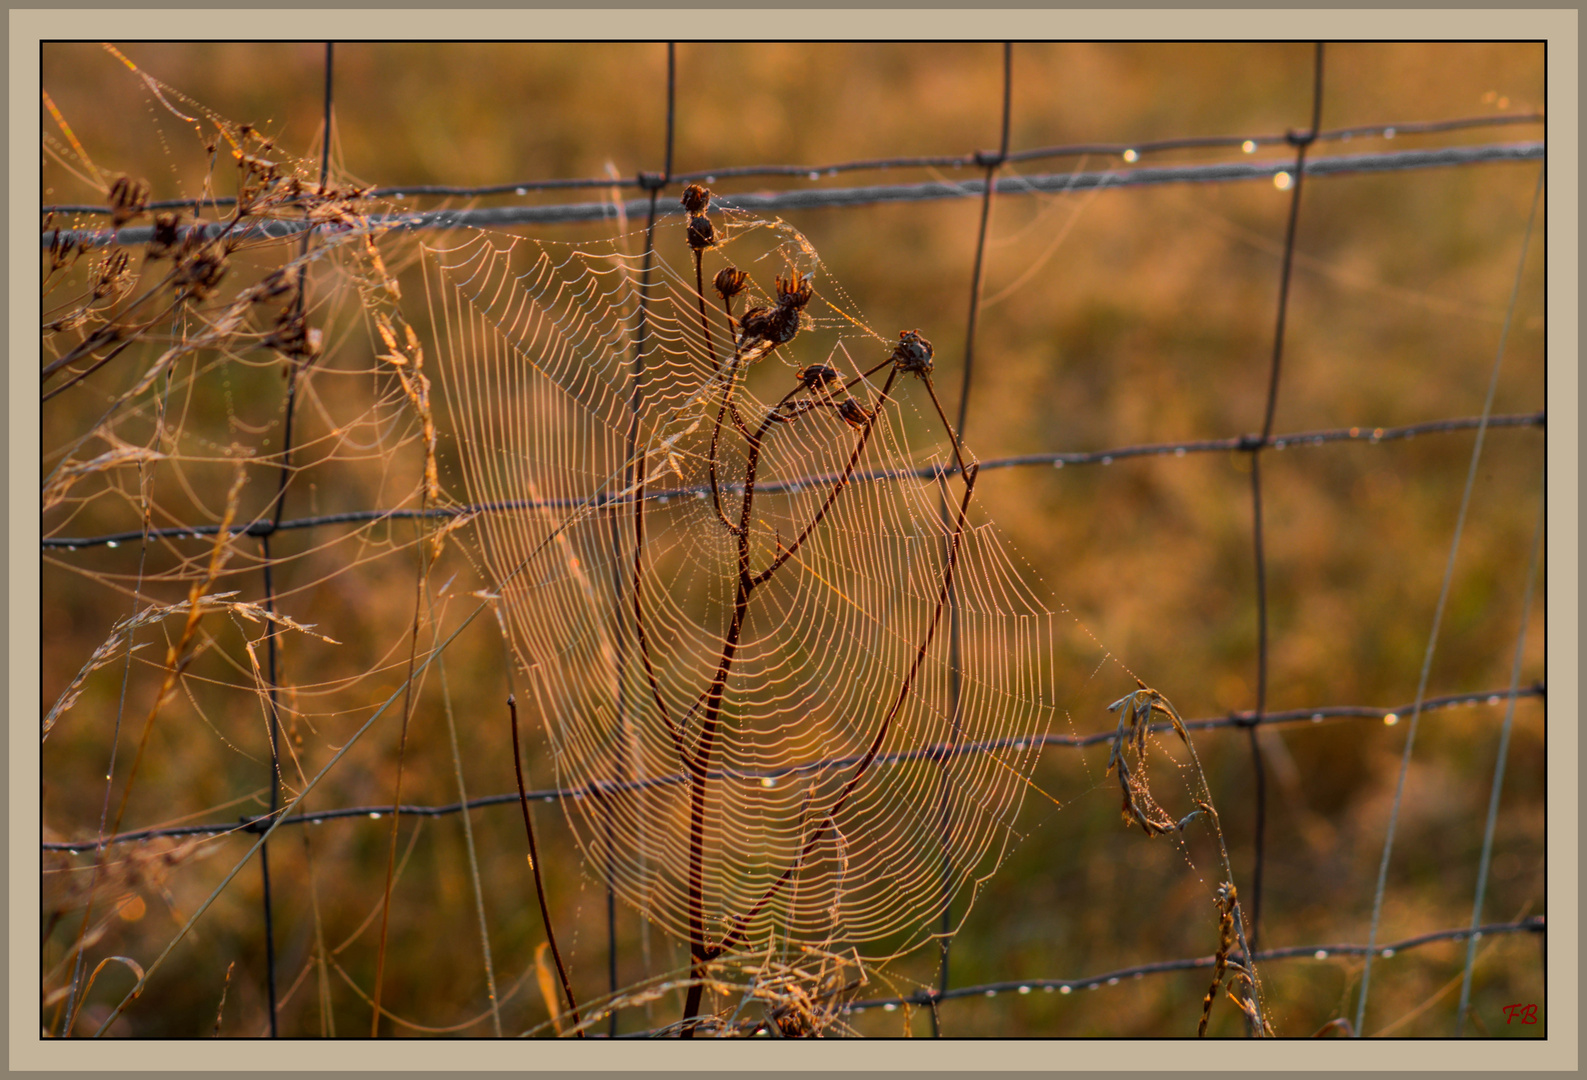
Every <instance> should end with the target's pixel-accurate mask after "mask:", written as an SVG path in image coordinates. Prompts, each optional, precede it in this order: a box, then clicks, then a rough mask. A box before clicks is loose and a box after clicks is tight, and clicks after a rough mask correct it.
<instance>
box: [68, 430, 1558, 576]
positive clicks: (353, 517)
mask: <svg viewBox="0 0 1587 1080" xmlns="http://www.w3.org/2000/svg"><path fill="white" fill-rule="evenodd" d="M1481 423H1482V418H1481V417H1476V416H1466V417H1453V418H1450V419H1446V420H1426V421H1423V422H1421V423H1418V424H1406V425H1403V426H1400V427H1361V426H1356V427H1348V428H1327V429H1323V430H1317V431H1301V432H1294V433H1291V434H1287V435H1274V436H1271V437H1270V438H1269V439H1267V440H1266V441H1265V442H1264V441H1263V439H1262V437H1261V436H1260V435H1235V436H1228V437H1226V438H1221V439H1190V440H1184V441H1179V442H1166V443H1142V444H1138V445H1135V446H1120V447H1115V448H1113V449H1110V450H1084V451H1059V452H1054V453H1045V454H1020V455H1017V456H1014V457H1006V458H992V459H990V460H987V461H983V462H981V465H980V468H981V471H983V472H985V471H987V470H991V469H1012V468H1021V467H1029V466H1037V465H1049V466H1056V467H1058V468H1063V467H1065V466H1069V465H1111V464H1112V463H1113V462H1115V461H1124V460H1127V459H1129V458H1139V457H1163V456H1167V455H1172V456H1174V457H1184V456H1186V455H1188V454H1204V453H1212V452H1221V451H1246V452H1249V451H1253V450H1256V449H1259V448H1261V447H1263V446H1271V447H1272V448H1273V449H1275V450H1283V449H1285V448H1287V447H1305V446H1322V445H1324V444H1327V443H1337V442H1356V443H1366V444H1368V445H1378V444H1382V443H1388V442H1396V441H1403V440H1406V439H1414V438H1416V437H1417V436H1418V435H1438V434H1448V433H1450V432H1456V431H1472V430H1475V429H1476V428H1477V427H1478V426H1480V425H1481ZM1547 423H1548V414H1547V412H1546V410H1539V411H1538V412H1532V413H1508V414H1503V415H1500V416H1490V417H1489V418H1488V427H1489V428H1545V427H1546V426H1547ZM956 472H958V467H957V466H956V465H952V464H948V465H930V466H924V467H922V468H919V469H911V470H903V471H900V470H896V469H891V470H889V469H876V470H870V471H864V472H862V471H858V470H856V471H855V472H854V473H853V474H852V475H851V476H850V478H849V479H850V482H851V483H878V482H882V481H888V480H909V479H915V480H934V479H936V478H938V477H939V476H951V475H953V474H954V473H956ZM834 479H836V477H834V476H824V475H823V476H802V477H796V478H794V479H791V480H783V481H780V482H778V483H775V484H763V485H760V486H759V487H757V488H756V490H757V491H758V492H760V493H762V494H779V493H785V492H788V491H796V490H798V489H799V488H800V487H801V486H811V485H817V484H823V483H830V482H832V481H833V480H834ZM724 488H725V489H726V490H729V491H732V490H735V489H734V488H733V487H732V486H731V485H724ZM705 490H706V489H704V488H667V489H662V490H658V491H653V492H647V493H646V495H645V498H646V500H647V501H665V500H667V499H676V498H684V497H688V496H695V495H698V494H700V493H701V492H703V491H705ZM587 501H588V500H584V499H541V500H534V499H515V500H512V501H510V502H493V503H476V504H470V505H467V506H438V507H430V508H427V509H423V510H399V509H390V510H348V511H344V512H342V513H336V514H318V515H315V516H313V517H306V518H293V519H287V520H282V521H274V520H269V519H266V518H260V519H258V520H256V521H253V522H250V523H249V524H247V525H243V526H239V527H237V528H234V529H233V530H232V532H231V535H232V536H234V537H235V536H268V535H270V534H271V533H274V532H277V531H282V530H291V529H315V528H322V527H325V526H329V525H357V524H367V523H370V522H376V521H404V520H410V519H414V518H419V519H430V518H457V517H467V516H470V515H474V514H487V513H509V512H515V511H521V510H557V509H570V508H573V507H578V506H583V505H584V504H585V503H586V502H587ZM624 504H625V503H624V500H622V499H612V500H610V501H608V502H604V503H600V504H599V505H602V506H621V505H624ZM219 531H220V526H218V525H181V526H173V527H167V528H159V529H150V530H148V531H147V532H144V531H143V530H141V529H138V530H132V531H126V532H115V533H104V534H101V535H98V536H49V537H44V538H43V539H42V540H41V541H40V543H41V544H42V546H43V547H45V548H51V549H56V550H65V551H75V550H77V549H79V548H90V547H105V546H119V545H121V544H127V543H136V542H138V541H140V540H143V539H144V538H145V537H147V538H148V539H151V540H198V539H202V538H204V537H212V536H214V535H215V534H216V533H217V532H219Z"/></svg>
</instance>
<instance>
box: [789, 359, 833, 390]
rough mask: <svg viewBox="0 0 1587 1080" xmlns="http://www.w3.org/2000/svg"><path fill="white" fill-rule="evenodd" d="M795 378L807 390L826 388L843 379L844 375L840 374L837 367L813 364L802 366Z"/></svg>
mask: <svg viewBox="0 0 1587 1080" xmlns="http://www.w3.org/2000/svg"><path fill="white" fill-rule="evenodd" d="M795 378H797V379H798V380H799V382H800V385H802V386H804V387H805V388H806V389H807V390H825V389H827V388H828V387H830V386H835V385H836V384H838V383H841V382H842V381H843V376H841V375H839V374H838V372H837V369H836V368H831V367H828V366H827V365H825V364H811V365H810V366H809V367H807V368H801V369H800V371H799V373H798V375H796V376H795Z"/></svg>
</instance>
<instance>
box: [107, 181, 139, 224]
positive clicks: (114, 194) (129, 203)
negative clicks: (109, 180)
mask: <svg viewBox="0 0 1587 1080" xmlns="http://www.w3.org/2000/svg"><path fill="white" fill-rule="evenodd" d="M148 206H149V182H148V181H147V180H133V179H132V178H131V177H128V176H125V175H122V176H118V177H116V180H115V183H113V184H111V185H110V223H111V225H113V226H114V227H116V228H118V229H119V228H121V227H122V226H123V225H125V224H126V223H127V222H129V221H131V220H132V219H133V218H135V217H137V216H138V215H139V214H141V213H143V211H144V210H145V209H147V208H148Z"/></svg>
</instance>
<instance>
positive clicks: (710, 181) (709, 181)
mask: <svg viewBox="0 0 1587 1080" xmlns="http://www.w3.org/2000/svg"><path fill="white" fill-rule="evenodd" d="M705 182H706V183H707V184H714V183H716V177H714V176H707V177H706V178H705Z"/></svg>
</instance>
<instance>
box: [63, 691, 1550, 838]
mask: <svg viewBox="0 0 1587 1080" xmlns="http://www.w3.org/2000/svg"><path fill="white" fill-rule="evenodd" d="M1547 696H1548V687H1547V685H1546V684H1545V683H1543V682H1537V683H1534V684H1533V685H1531V686H1528V687H1522V688H1520V689H1517V690H1516V691H1515V692H1514V693H1512V692H1511V691H1510V690H1509V689H1508V688H1506V689H1504V690H1480V691H1473V692H1469V693H1464V694H1447V695H1445V696H1443V697H1435V698H1428V699H1427V700H1426V701H1424V702H1422V712H1423V713H1427V712H1436V711H1438V710H1440V709H1449V708H1454V707H1457V706H1461V705H1479V704H1483V705H1498V704H1500V703H1502V702H1504V701H1508V700H1515V699H1520V698H1545V699H1546V698H1547ZM1411 708H1412V706H1411V705H1410V704H1406V705H1398V706H1395V707H1393V708H1388V709H1384V708H1377V707H1374V706H1371V705H1320V706H1315V707H1312V708H1306V709H1288V710H1285V711H1282V712H1264V713H1262V714H1261V715H1260V716H1258V715H1257V714H1256V713H1254V712H1249V711H1247V712H1231V713H1229V714H1228V715H1227V716H1215V717H1204V718H1202V719H1197V720H1187V721H1185V728H1186V729H1187V730H1190V731H1213V730H1217V729H1219V728H1250V727H1277V726H1279V725H1287V724H1301V723H1311V724H1320V723H1322V722H1324V721H1326V720H1345V719H1357V720H1376V721H1379V722H1381V723H1386V724H1394V723H1397V722H1398V720H1399V717H1400V716H1401V715H1404V714H1408V713H1409V712H1410V710H1411ZM1172 727H1173V726H1172V725H1171V724H1168V723H1160V724H1153V725H1151V731H1152V732H1153V733H1155V734H1162V733H1163V732H1166V731H1170V730H1172ZM1117 739H1118V733H1117V732H1116V731H1105V732H1097V733H1095V734H1092V735H1053V734H1044V733H1033V734H1030V735H1025V736H1011V737H1006V738H1002V739H993V740H987V741H984V742H971V743H957V744H953V745H948V744H938V745H934V746H927V747H922V748H920V749H918V750H907V751H901V752H898V753H893V754H880V755H878V756H877V758H876V761H877V763H878V764H884V765H896V764H900V763H904V762H912V761H926V760H945V759H947V758H950V757H961V756H964V755H967V754H986V753H996V752H998V751H1001V750H1014V751H1023V750H1025V749H1027V748H1029V747H1036V746H1041V747H1047V746H1062V747H1070V748H1072V749H1082V748H1085V747H1088V746H1097V745H1100V744H1103V743H1111V742H1114V741H1116V740H1117ZM857 760H858V759H857V758H852V757H845V758H823V759H821V760H818V761H811V762H806V763H804V764H801V765H785V766H782V767H780V768H774V769H757V770H753V771H746V770H735V771H734V772H732V774H731V778H732V779H749V780H755V779H759V780H762V781H765V780H773V781H775V780H779V779H783V778H786V777H789V776H798V775H802V774H804V773H810V772H820V771H822V770H826V769H831V768H841V767H843V766H845V765H851V764H853V763H854V762H855V761H857ZM710 775H711V777H712V779H722V778H724V777H727V776H728V775H729V774H728V773H725V772H722V771H713V772H712V773H711V774H710ZM687 779H688V778H687V777H685V776H684V775H682V774H675V775H672V776H658V777H651V778H649V779H646V780H639V781H624V782H621V783H613V784H605V785H586V786H584V787H578V788H547V789H543V790H539V791H531V792H528V793H527V796H526V797H527V798H528V799H529V800H530V801H533V802H560V801H562V800H564V799H583V798H586V797H594V796H596V795H599V794H601V793H603V792H606V791H619V790H633V789H638V788H653V787H665V786H668V785H676V784H682V783H684V782H685V781H686V780H687ZM518 798H519V796H518V793H517V792H516V791H512V792H507V793H505V794H501V795H485V796H481V797H479V798H475V799H470V800H468V802H466V803H462V802H456V803H445V804H442V805H439V806H409V805H397V806H392V805H385V806H350V807H342V808H339V809H335V810H320V811H313V812H310V813H306V814H297V815H293V816H291V817H284V818H282V819H281V821H280V824H281V825H319V824H321V823H323V822H326V821H338V820H346V819H349V818H366V819H369V820H376V819H379V818H382V817H385V816H386V815H388V814H394V813H400V814H404V815H411V816H419V817H445V816H446V815H448V814H456V813H460V812H462V811H463V810H478V809H480V808H482V807H489V806H502V805H505V804H507V803H517V802H518ZM269 822H270V815H268V814H264V815H260V816H258V817H242V818H240V819H238V820H236V821H227V822H212V823H209V824H203V825H173V826H170V827H168V828H155V829H138V830H135V831H132V832H124V833H118V834H117V835H115V836H107V837H105V839H104V841H103V843H104V844H105V845H107V846H109V845H115V844H132V843H139V842H141V841H145V840H155V839H161V838H170V837H192V836H220V835H224V834H227V833H258V832H262V831H264V828H265V827H266V826H267V825H268V824H269ZM100 843H101V841H100V840H99V839H97V838H95V839H91V840H65V841H49V842H46V843H43V844H41V845H40V849H41V850H43V851H64V852H85V851H93V850H94V849H95V848H97V847H98V846H99V845H100Z"/></svg>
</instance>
